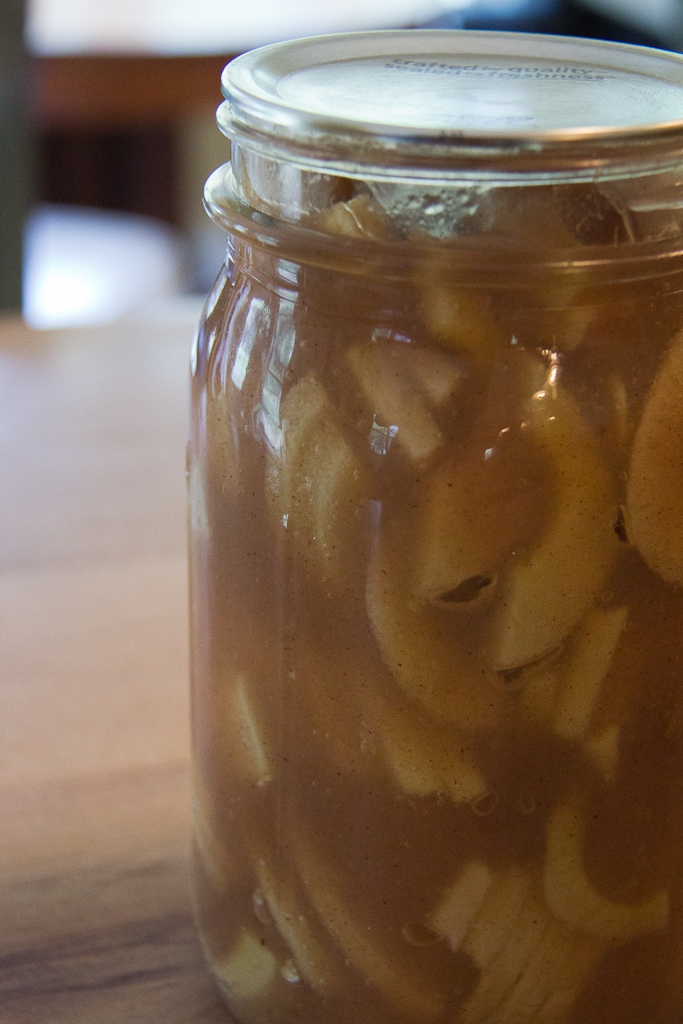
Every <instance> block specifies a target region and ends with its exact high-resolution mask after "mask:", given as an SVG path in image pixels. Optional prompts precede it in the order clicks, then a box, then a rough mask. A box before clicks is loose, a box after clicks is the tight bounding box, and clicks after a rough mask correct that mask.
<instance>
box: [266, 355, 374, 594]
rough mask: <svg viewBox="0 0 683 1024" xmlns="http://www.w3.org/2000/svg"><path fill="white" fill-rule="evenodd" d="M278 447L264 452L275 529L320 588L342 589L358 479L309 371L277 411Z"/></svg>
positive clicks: (360, 496) (358, 500)
mask: <svg viewBox="0 0 683 1024" xmlns="http://www.w3.org/2000/svg"><path fill="white" fill-rule="evenodd" d="M280 414H281V423H282V431H283V441H282V450H281V452H280V453H279V454H277V455H275V454H273V453H270V454H269V464H268V468H267V472H266V484H267V486H266V495H267V498H268V503H269V505H270V508H271V512H272V515H273V519H274V525H275V528H276V530H279V531H283V532H284V533H285V534H286V535H287V536H288V537H291V538H292V540H291V543H292V545H293V547H294V549H295V551H296V552H297V555H298V557H299V559H300V560H301V563H302V564H303V565H304V567H305V568H306V570H307V571H308V572H309V573H310V574H311V575H312V576H314V577H315V578H317V579H318V580H319V581H320V583H321V584H322V585H323V586H325V587H328V588H329V587H332V588H334V587H337V588H339V587H343V586H344V584H345V581H346V580H347V574H348V569H347V565H348V559H349V557H350V556H351V553H352V552H355V551H356V550H357V548H358V543H359V542H358V538H359V536H360V537H362V536H363V526H362V524H363V515H364V511H365V501H366V490H365V486H364V481H365V477H364V474H363V471H362V467H361V466H360V464H359V461H358V459H357V458H356V456H355V455H354V453H353V451H352V449H351V446H350V445H349V443H348V441H347V440H346V438H345V437H344V434H343V432H342V430H341V429H340V427H339V426H338V424H337V422H336V417H335V413H334V409H333V407H332V403H331V402H330V400H329V398H328V396H327V393H326V391H325V389H324V388H323V386H322V385H321V384H320V383H319V382H318V381H317V380H316V378H315V377H314V376H313V375H312V374H308V375H307V376H306V377H304V378H302V379H301V380H300V381H298V382H297V383H296V384H295V385H294V386H293V387H292V388H291V389H290V391H289V392H288V394H287V395H286V397H285V399H284V401H283V403H282V406H281V410H280Z"/></svg>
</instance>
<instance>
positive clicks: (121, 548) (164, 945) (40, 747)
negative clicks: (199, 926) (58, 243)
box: [0, 308, 226, 1024]
mask: <svg viewBox="0 0 683 1024" xmlns="http://www.w3.org/2000/svg"><path fill="white" fill-rule="evenodd" d="M195 315H196V309H195V310H190V312H189V314H188V313H187V312H185V311H183V310H182V309H181V310H180V312H178V310H176V309H173V308H171V309H169V308H166V309H161V310H158V311H157V312H156V314H155V315H154V316H153V317H152V318H150V319H149V321H146V320H145V318H144V317H138V318H137V319H136V320H131V321H130V322H128V323H125V324H124V323H118V324H116V325H114V326H110V327H106V328H98V329H88V330H86V329H82V330H78V331H75V330H73V331H63V332H54V333H39V332H32V331H30V330H29V329H28V328H26V327H24V326H23V325H22V324H20V323H19V322H18V321H16V320H12V319H5V320H0V479H1V480H2V492H1V493H2V502H1V503H0V537H1V543H0V568H1V572H0V622H1V623H2V627H1V629H0V650H1V655H0V1021H2V1024H129V1022H130V1024H133V1022H134V1024H147V1022H149V1024H152V1022H154V1024H160V1022H163V1024H188V1022H202V1024H211V1022H220V1021H225V1020H226V1015H225V1013H224V1012H223V1011H222V1010H221V1008H220V1004H219V1003H218V1000H217V998H216V995H215V992H214V990H213V986H212V983H211V980H210V978H209V976H208V974H207V972H206V970H205V968H204V965H203V963H202V959H201V955H200V951H199V947H198V944H197V940H196V938H195V935H194V931H193V926H192V920H191V911H190V900H189V895H188V816H189V815H188V806H189V793H188V708H187V641H186V635H187V626H186V556H185V516H184V454H185V434H186V426H185V423H186V365H187V360H188V352H189V346H190V341H191V336H192V324H193V321H194V318H195Z"/></svg>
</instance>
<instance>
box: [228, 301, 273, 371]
mask: <svg viewBox="0 0 683 1024" xmlns="http://www.w3.org/2000/svg"><path fill="white" fill-rule="evenodd" d="M269 330H270V310H269V309H268V307H267V306H266V304H265V302H264V301H263V299H260V298H256V297H255V298H253V299H252V300H251V304H250V306H249V310H248V312H247V316H246V319H245V321H244V328H243V329H242V337H241V338H240V342H239V345H238V346H237V352H236V353H235V361H234V363H233V364H232V373H231V374H230V376H231V379H232V382H233V384H234V385H235V387H236V388H237V390H238V391H241V390H242V385H243V384H244V378H245V377H246V375H247V370H248V369H249V360H250V358H251V353H252V349H253V347H254V342H255V341H256V339H257V338H258V337H259V336H262V335H261V332H266V331H269Z"/></svg>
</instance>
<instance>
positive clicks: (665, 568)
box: [189, 32, 683, 1024]
mask: <svg viewBox="0 0 683 1024" xmlns="http://www.w3.org/2000/svg"><path fill="white" fill-rule="evenodd" d="M223 86H224V92H225V95H226V98H227V99H226V103H225V104H224V105H223V107H222V108H221V110H220V112H219V122H220V124H221V127H222V128H223V130H224V131H225V132H226V134H228V135H229V136H230V138H231V143H232V149H231V160H230V163H229V164H227V165H226V166H224V167H222V168H220V169H219V170H218V171H217V172H216V173H215V174H214V175H213V176H212V178H211V179H210V180H209V183H208V185H207V192H206V202H207V207H208V210H209V212H210V214H211V216H212V217H213V218H214V220H215V221H216V222H217V223H218V224H220V225H221V226H222V227H223V228H224V229H225V230H226V232H227V235H228V258H227V262H226V265H225V267H224V269H223V271H222V273H221V275H220V277H219V279H218V281H217V283H216V286H215V288H214V290H213V292H212V294H211V296H210V298H209V300H208V304H207V306H206V311H205V315H204V318H203V320H202V323H201V326H200V329H199V332H198V338H197V342H196V346H195V348H194V351H193V356H192V395H193V412H192V437H191V444H190V456H189V489H190V503H191V535H192V543H191V566H192V568H191V587H192V599H191V607H192V632H193V709H194V710H193V731H194V830H195V831H194V835H195V850H196V857H195V864H196V889H195V891H196V905H197V913H198V919H199V926H200V930H201V934H202V937H203V942H204V946H205V949H206V954H207V957H208V959H209V962H210V964H211V967H212V969H213V971H214V973H215V976H216V978H217V981H218V984H219V986H220V989H221V992H222V993H223V995H224V997H225V1000H226V1001H227V1003H228V1005H229V1007H230V1009H231V1011H232V1013H233V1014H234V1015H235V1017H236V1018H237V1020H239V1021H240V1022H243V1024H309V1022H310V1024H320V1022H321V1021H325V1024H428V1022H434V1024H503V1022H505V1024H530V1022H532V1021H533V1022H534V1024H564V1022H567V1024H570V1022H571V1024H674V1022H675V1021H679V1020H680V1018H681V1014H682V1013H683V971H682V970H681V965H682V963H683V686H682V683H683V527H682V523H681V509H682V508H683V291H682V287H683V244H682V241H683V231H682V224H683V150H682V145H683V60H682V59H681V58H680V57H678V56H675V55H671V54H666V53H664V52H661V51H654V50H646V49H640V48H633V47H624V46H619V45H616V44H604V43H597V42H587V41H578V40H569V39H561V38H552V37H533V36H524V35H506V34H504V33H501V34H498V33H458V32H440V33H437V32H419V33H410V32H405V33H397V32H390V33H369V34H357V35H350V36H340V37H327V38H322V39H311V40H303V41H298V42H293V43H286V44H279V45H277V46H273V47H267V48H264V49H262V50H258V51H255V52H253V53H251V54H247V55H245V56H242V57H240V58H238V59H237V60H236V61H234V62H233V63H232V64H230V65H229V66H228V68H227V69H226V71H225V74H224V80H223Z"/></svg>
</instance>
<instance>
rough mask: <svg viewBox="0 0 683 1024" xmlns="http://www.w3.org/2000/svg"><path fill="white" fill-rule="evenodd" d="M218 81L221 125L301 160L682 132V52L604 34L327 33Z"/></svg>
mask: <svg viewBox="0 0 683 1024" xmlns="http://www.w3.org/2000/svg"><path fill="white" fill-rule="evenodd" d="M222 86H223V93H224V95H225V97H226V103H225V104H223V105H222V107H221V109H220V111H219V124H220V126H221V128H222V130H223V131H224V132H225V133H226V134H227V135H230V136H232V137H234V138H236V139H237V140H238V141H239V140H241V141H243V142H247V143H248V144H251V145H255V146H259V144H260V145H261V146H265V147H266V148H267V149H268V151H269V152H270V153H274V152H275V151H276V150H278V149H279V148H282V149H284V150H286V151H287V153H288V154H289V156H290V158H291V157H292V156H296V157H298V159H299V161H301V160H302V159H303V160H304V162H305V163H307V164H310V163H315V162H316V161H318V160H320V161H323V162H327V163H328V162H329V161H330V160H332V161H333V162H335V163H336V164H337V165H339V164H340V162H341V164H347V165H349V164H353V163H354V162H358V161H360V163H362V164H365V165H367V163H368V162H370V163H372V164H375V165H385V166H386V165H393V166H398V165H400V164H401V163H403V162H405V161H406V160H408V161H409V162H411V163H413V165H414V163H415V160H416V158H417V160H418V162H419V161H420V159H424V160H425V161H427V162H430V161H431V162H433V161H434V159H435V158H437V159H439V158H441V159H440V160H439V162H441V161H442V160H445V161H446V162H447V163H448V162H450V163H451V164H452V162H453V161H455V163H456V164H458V163H459V162H460V159H461V158H462V159H464V160H466V161H469V162H470V163H471V161H472V158H473V157H474V158H475V160H476V159H477V158H478V157H481V158H484V159H485V160H486V161H487V162H490V161H491V159H492V158H494V157H495V155H496V154H498V155H500V154H507V155H508V156H510V154H511V153H513V152H516V153H518V154H523V153H525V154H527V156H529V155H531V154H534V153H535V154H539V153H540V152H544V153H545V155H546V157H547V156H548V155H549V154H550V153H555V154H556V155H558V153H560V152H562V151H564V153H565V155H566V156H567V157H569V155H570V151H572V152H573V153H574V156H576V155H577V151H576V147H577V146H578V147H579V149H583V150H586V147H587V146H590V151H591V154H592V157H588V159H589V160H590V159H593V161H595V155H596V152H597V151H596V146H597V147H598V149H603V150H604V149H605V148H606V147H607V148H608V149H609V148H611V149H612V150H614V148H615V147H616V148H617V149H619V148H620V147H623V146H624V145H631V146H633V145H641V146H642V145H646V146H652V145H653V144H656V143H657V141H659V142H660V144H661V143H662V142H666V143H667V144H668V146H669V147H670V146H671V143H672V138H674V137H675V136H677V135H678V136H680V139H681V140H683V57H681V56H680V55H678V54H674V53H668V52H666V51H663V50H655V49H650V48H647V47H640V46H626V45H624V44H620V43H607V42H602V41H597V40H587V39H574V38H565V37H561V36H543V35H531V34H525V33H509V32H474V31H448V30H446V31H431V30H422V31H411V30H404V31H392V32H359V33H350V34H345V35H338V36H322V37H314V38H310V39H301V40H295V41H292V42H286V43H277V44H275V45H271V46H265V47H262V48H260V49H257V50H253V51H252V52H250V53H246V54H243V55H242V56H240V57H238V58H236V59H235V60H233V61H232V62H231V63H230V64H228V66H227V67H226V68H225V70H224V72H223V79H222ZM613 156H614V153H613ZM603 157H604V154H603Z"/></svg>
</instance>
